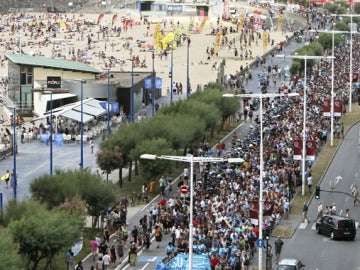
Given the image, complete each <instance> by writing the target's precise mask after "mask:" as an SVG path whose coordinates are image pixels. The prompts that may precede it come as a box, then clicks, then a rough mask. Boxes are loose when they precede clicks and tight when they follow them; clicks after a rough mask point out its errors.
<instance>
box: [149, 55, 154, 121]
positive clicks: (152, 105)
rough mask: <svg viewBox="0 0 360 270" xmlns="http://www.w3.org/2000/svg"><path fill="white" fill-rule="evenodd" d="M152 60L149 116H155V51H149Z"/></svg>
mask: <svg viewBox="0 0 360 270" xmlns="http://www.w3.org/2000/svg"><path fill="white" fill-rule="evenodd" d="M150 52H151V58H152V82H151V116H152V117H154V116H155V50H150Z"/></svg>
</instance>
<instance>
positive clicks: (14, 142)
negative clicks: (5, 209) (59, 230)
mask: <svg viewBox="0 0 360 270" xmlns="http://www.w3.org/2000/svg"><path fill="white" fill-rule="evenodd" d="M9 109H13V111H14V113H13V115H14V116H13V123H11V124H12V125H13V154H14V169H13V181H14V182H13V187H14V199H15V200H16V192H17V175H16V150H17V143H16V106H15V105H14V106H11V107H9ZM1 209H2V207H1Z"/></svg>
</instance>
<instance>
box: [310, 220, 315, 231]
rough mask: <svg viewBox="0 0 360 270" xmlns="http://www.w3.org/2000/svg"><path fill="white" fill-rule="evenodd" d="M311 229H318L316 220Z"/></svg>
mask: <svg viewBox="0 0 360 270" xmlns="http://www.w3.org/2000/svg"><path fill="white" fill-rule="evenodd" d="M311 229H312V230H313V231H315V230H316V223H315V222H314V224H313V225H312V226H311Z"/></svg>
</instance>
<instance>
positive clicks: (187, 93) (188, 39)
mask: <svg viewBox="0 0 360 270" xmlns="http://www.w3.org/2000/svg"><path fill="white" fill-rule="evenodd" d="M190 42H191V40H190V37H188V38H187V53H186V98H189V94H190V87H189V86H190V85H189V84H190V82H189V68H190V67H189V47H190Z"/></svg>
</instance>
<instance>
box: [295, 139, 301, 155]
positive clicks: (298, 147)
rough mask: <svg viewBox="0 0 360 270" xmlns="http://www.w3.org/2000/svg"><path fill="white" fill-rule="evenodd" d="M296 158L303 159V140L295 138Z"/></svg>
mask: <svg viewBox="0 0 360 270" xmlns="http://www.w3.org/2000/svg"><path fill="white" fill-rule="evenodd" d="M293 159H294V160H301V159H302V140H301V139H295V140H294V157H293Z"/></svg>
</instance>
